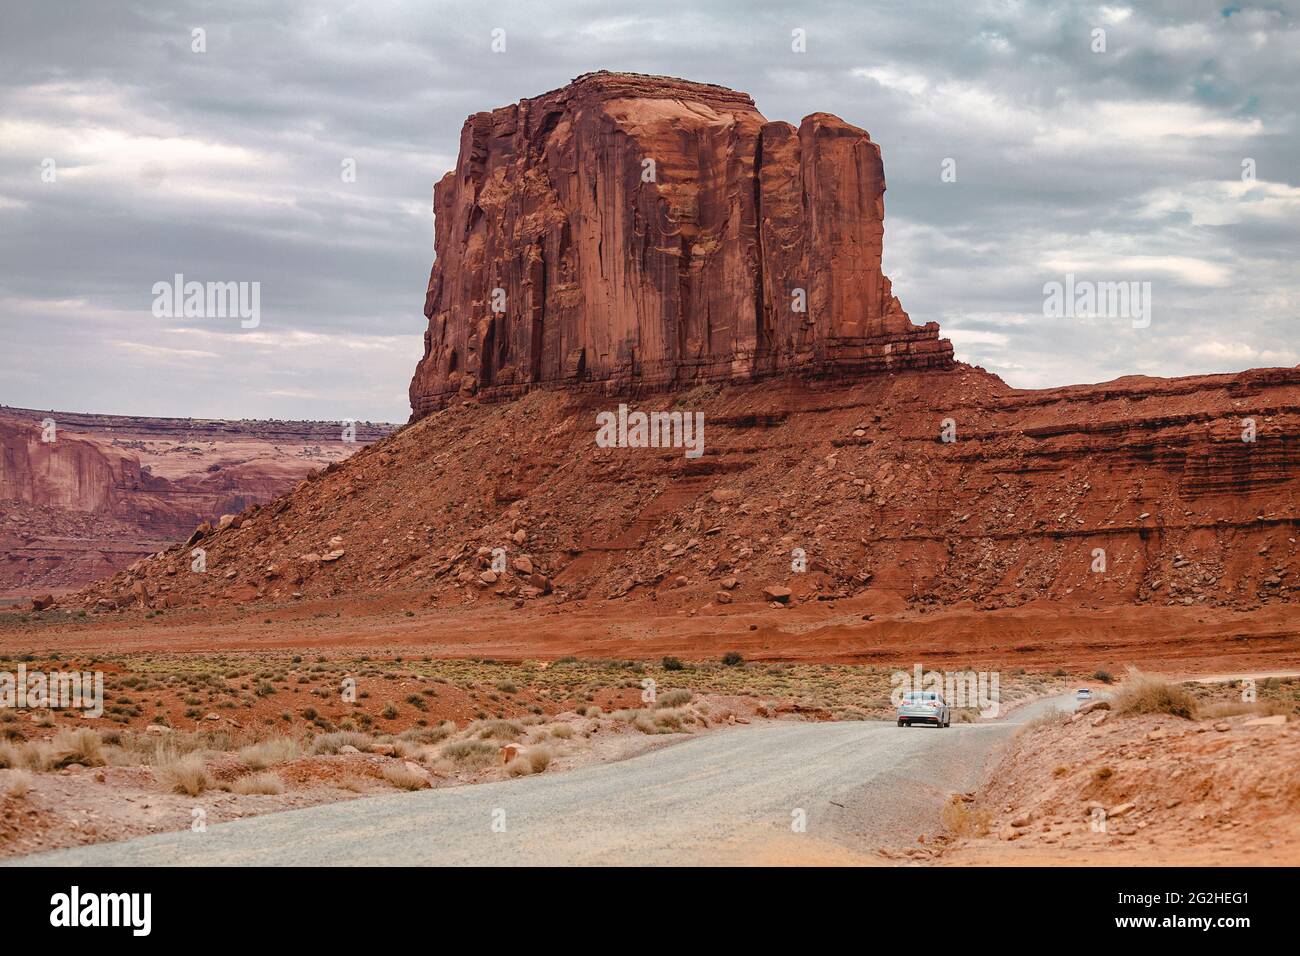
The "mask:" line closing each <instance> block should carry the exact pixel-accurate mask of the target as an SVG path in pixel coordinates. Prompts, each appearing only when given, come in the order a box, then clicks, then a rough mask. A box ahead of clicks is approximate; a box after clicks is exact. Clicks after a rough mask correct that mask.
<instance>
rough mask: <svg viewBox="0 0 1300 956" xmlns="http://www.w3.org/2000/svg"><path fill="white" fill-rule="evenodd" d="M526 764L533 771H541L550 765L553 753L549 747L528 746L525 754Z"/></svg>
mask: <svg viewBox="0 0 1300 956" xmlns="http://www.w3.org/2000/svg"><path fill="white" fill-rule="evenodd" d="M526 756H527V758H528V766H529V767H531V768H532V771H533V773H541V772H542V771H543V770H545V769H546V768H547V767H549V766H550V765H551V760H552V758H553V757H554V754H552V753H551V748H550V747H543V746H540V745H539V746H533V747H529V748H528V751H527V754H526Z"/></svg>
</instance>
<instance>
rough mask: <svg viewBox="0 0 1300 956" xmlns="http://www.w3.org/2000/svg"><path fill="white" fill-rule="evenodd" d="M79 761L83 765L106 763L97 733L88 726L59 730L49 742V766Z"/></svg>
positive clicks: (98, 765)
mask: <svg viewBox="0 0 1300 956" xmlns="http://www.w3.org/2000/svg"><path fill="white" fill-rule="evenodd" d="M74 763H79V764H81V765H82V766H83V767H102V766H104V764H106V763H108V761H107V759H105V757H104V746H103V743H102V742H101V741H100V739H99V734H97V733H96V732H95V731H93V730H91V729H90V728H89V727H78V728H77V729H76V730H60V731H59V732H58V733H57V734H55V736H54V740H53V742H52V744H51V750H50V761H49V768H50V769H53V768H56V767H66V766H68V765H69V764H74Z"/></svg>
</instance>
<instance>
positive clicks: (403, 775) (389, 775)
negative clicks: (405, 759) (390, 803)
mask: <svg viewBox="0 0 1300 956" xmlns="http://www.w3.org/2000/svg"><path fill="white" fill-rule="evenodd" d="M383 777H384V779H385V780H387V781H388V782H389V783H391V784H392V785H393V786H394V787H396V788H397V789H398V790H423V789H424V788H425V787H427V786H429V781H428V779H426V778H425V776H424V774H422V773H419V772H417V771H415V770H412V769H411V768H410V767H408V766H406V764H404V763H397V764H389V765H388V766H387V767H385V768H384V770H383Z"/></svg>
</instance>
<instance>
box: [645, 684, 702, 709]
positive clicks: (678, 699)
mask: <svg viewBox="0 0 1300 956" xmlns="http://www.w3.org/2000/svg"><path fill="white" fill-rule="evenodd" d="M694 696H695V695H694V694H692V693H691V692H690V691H689V690H685V689H682V688H678V689H676V690H669V691H664V692H663V693H662V694H660V695H659V697H658V699H656V700H655V706H656V707H681V706H682V705H683V704H689V703H690V702H691V699H692V698H693V697H694Z"/></svg>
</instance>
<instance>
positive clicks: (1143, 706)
mask: <svg viewBox="0 0 1300 956" xmlns="http://www.w3.org/2000/svg"><path fill="white" fill-rule="evenodd" d="M1111 703H1112V706H1113V707H1114V709H1115V711H1116V713H1120V714H1169V715H1170V716H1172V717H1181V718H1183V719H1184V720H1193V719H1195V717H1196V700H1195V698H1193V697H1192V695H1191V694H1190V693H1189V692H1188V690H1187V688H1186V687H1184V686H1183V685H1181V684H1174V683H1171V682H1169V681H1167V680H1164V679H1162V678H1159V677H1152V676H1151V675H1148V674H1139V673H1137V672H1134V673H1133V674H1132V675H1131V676H1129V677H1128V678H1127V679H1126V680H1125V681H1124V682H1123V683H1122V684H1120V686H1119V690H1117V691H1116V692H1115V697H1114V699H1113V700H1112V702H1111Z"/></svg>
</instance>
